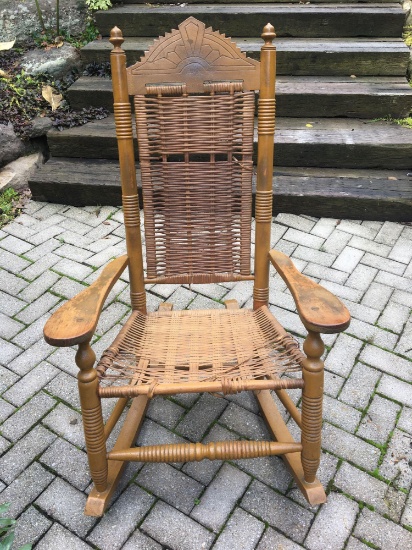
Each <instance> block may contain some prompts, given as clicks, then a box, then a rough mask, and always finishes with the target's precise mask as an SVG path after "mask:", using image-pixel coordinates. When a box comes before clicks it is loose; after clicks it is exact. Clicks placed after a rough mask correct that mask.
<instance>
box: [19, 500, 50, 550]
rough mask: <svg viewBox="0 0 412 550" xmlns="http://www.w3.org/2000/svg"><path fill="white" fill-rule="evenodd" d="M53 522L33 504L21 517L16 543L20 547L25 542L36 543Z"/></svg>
mask: <svg viewBox="0 0 412 550" xmlns="http://www.w3.org/2000/svg"><path fill="white" fill-rule="evenodd" d="M51 525H52V522H51V521H50V520H49V519H48V518H46V517H45V516H43V514H41V513H40V512H38V511H37V510H36V508H34V507H33V506H30V508H28V509H27V510H26V511H25V512H24V514H22V515H21V516H20V517H19V521H18V522H17V524H16V528H15V531H14V533H15V537H14V544H15V546H16V548H20V547H21V546H23V545H24V544H35V543H36V542H37V541H38V540H39V538H40V537H42V536H43V535H44V534H45V533H46V531H47V530H48V529H49V528H50V526H51Z"/></svg>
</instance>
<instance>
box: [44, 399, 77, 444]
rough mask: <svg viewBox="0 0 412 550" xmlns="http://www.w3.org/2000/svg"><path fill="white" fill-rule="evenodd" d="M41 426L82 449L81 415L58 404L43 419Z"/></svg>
mask: <svg viewBox="0 0 412 550" xmlns="http://www.w3.org/2000/svg"><path fill="white" fill-rule="evenodd" d="M43 424H44V425H45V426H47V427H48V428H50V429H51V430H53V432H56V433H57V434H58V435H60V436H61V437H63V438H64V439H67V441H70V443H73V445H76V447H84V433H83V423H82V417H81V414H79V413H78V412H77V411H74V410H73V409H70V408H69V407H67V406H66V405H64V404H63V403H59V404H58V405H57V407H56V408H55V409H53V410H52V411H51V413H49V414H48V415H47V416H46V417H45V418H44V419H43Z"/></svg>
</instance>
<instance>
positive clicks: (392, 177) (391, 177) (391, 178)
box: [388, 176, 398, 181]
mask: <svg viewBox="0 0 412 550" xmlns="http://www.w3.org/2000/svg"><path fill="white" fill-rule="evenodd" d="M397 179H398V178H395V176H389V178H388V180H395V181H396V180H397Z"/></svg>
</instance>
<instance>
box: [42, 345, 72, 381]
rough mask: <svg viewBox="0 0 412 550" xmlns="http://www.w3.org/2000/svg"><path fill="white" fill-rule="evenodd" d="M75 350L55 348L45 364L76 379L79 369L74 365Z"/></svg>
mask: <svg viewBox="0 0 412 550" xmlns="http://www.w3.org/2000/svg"><path fill="white" fill-rule="evenodd" d="M75 356H76V350H75V349H74V348H56V351H55V352H54V353H52V354H51V355H49V357H48V359H47V362H48V363H51V364H52V365H54V366H55V367H57V368H59V369H60V370H62V371H64V372H66V373H67V374H70V375H71V376H74V377H77V374H78V372H79V368H78V366H77V365H76V363H75Z"/></svg>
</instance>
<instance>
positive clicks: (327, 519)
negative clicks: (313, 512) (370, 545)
mask: <svg viewBox="0 0 412 550" xmlns="http://www.w3.org/2000/svg"><path fill="white" fill-rule="evenodd" d="M357 514H358V505H357V504H356V502H353V500H349V499H348V498H347V497H345V496H344V495H338V494H335V493H330V495H329V496H328V503H327V505H323V506H322V507H321V509H320V512H319V514H318V515H317V516H316V518H315V521H314V522H313V525H312V527H311V528H310V531H309V534H308V536H307V538H306V540H305V546H306V547H307V548H309V550H325V548H328V550H341V548H343V547H344V544H345V541H346V539H347V538H348V537H349V535H350V534H351V531H352V529H353V526H354V524H355V521H356V516H357Z"/></svg>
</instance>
